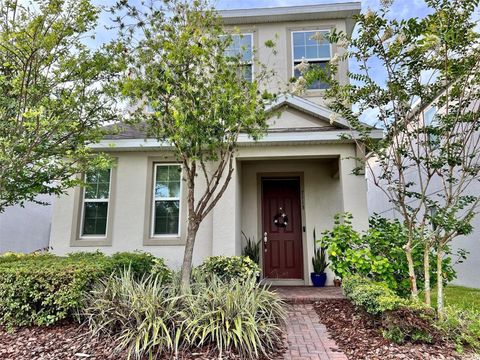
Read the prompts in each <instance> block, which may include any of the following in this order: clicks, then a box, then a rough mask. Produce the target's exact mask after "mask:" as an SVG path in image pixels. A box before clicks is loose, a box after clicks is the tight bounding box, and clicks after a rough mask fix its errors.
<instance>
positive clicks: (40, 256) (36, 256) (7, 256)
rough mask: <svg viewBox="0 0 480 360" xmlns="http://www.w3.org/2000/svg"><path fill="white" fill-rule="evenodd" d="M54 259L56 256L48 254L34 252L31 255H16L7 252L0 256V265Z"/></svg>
mask: <svg viewBox="0 0 480 360" xmlns="http://www.w3.org/2000/svg"><path fill="white" fill-rule="evenodd" d="M52 257H55V255H52V254H50V253H47V252H40V251H39V252H34V253H30V254H25V253H15V252H6V253H3V254H0V264H5V263H9V262H15V261H19V260H22V261H24V260H32V259H33V260H44V259H50V258H52Z"/></svg>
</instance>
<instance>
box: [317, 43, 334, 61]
mask: <svg viewBox="0 0 480 360" xmlns="http://www.w3.org/2000/svg"><path fill="white" fill-rule="evenodd" d="M330 56H331V54H330V44H326V45H319V46H318V57H319V58H330Z"/></svg>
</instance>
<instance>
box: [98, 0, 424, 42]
mask: <svg viewBox="0 0 480 360" xmlns="http://www.w3.org/2000/svg"><path fill="white" fill-rule="evenodd" d="M129 1H130V2H132V3H134V2H137V1H138V0H129ZM212 2H213V4H214V5H215V7H216V8H217V9H219V10H221V9H245V8H261V7H275V6H299V5H312V4H325V3H328V4H331V3H342V2H348V1H345V0H212ZM93 3H94V4H96V5H102V6H109V5H113V4H114V3H115V0H93ZM361 3H362V11H367V10H368V9H372V10H375V9H378V8H379V7H380V0H362V1H361ZM427 13H428V7H427V6H426V4H425V2H424V0H395V1H394V2H393V5H392V11H391V14H393V15H394V16H395V17H397V18H409V17H415V16H417V17H423V16H425V15H426V14H427ZM109 17H110V15H109V14H108V13H103V14H102V15H101V17H100V26H99V29H98V30H99V31H98V32H97V37H96V39H95V41H93V42H92V43H91V45H98V44H101V43H103V42H106V41H108V40H109V39H110V38H111V37H112V36H113V35H114V32H113V30H110V31H108V30H106V29H105V28H104V26H102V25H106V24H109V23H110V21H109Z"/></svg>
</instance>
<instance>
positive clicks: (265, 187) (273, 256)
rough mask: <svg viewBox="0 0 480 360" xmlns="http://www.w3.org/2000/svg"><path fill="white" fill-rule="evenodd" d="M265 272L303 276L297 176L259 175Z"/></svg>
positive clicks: (276, 276)
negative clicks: (264, 176) (272, 177)
mask: <svg viewBox="0 0 480 360" xmlns="http://www.w3.org/2000/svg"><path fill="white" fill-rule="evenodd" d="M262 222H263V231H262V235H263V240H265V239H266V242H265V241H263V264H264V276H265V277H266V278H274V279H303V251H302V221H301V208H300V179H299V178H288V179H280V178H279V179H270V178H264V179H262Z"/></svg>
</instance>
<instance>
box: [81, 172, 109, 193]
mask: <svg viewBox="0 0 480 360" xmlns="http://www.w3.org/2000/svg"><path fill="white" fill-rule="evenodd" d="M85 182H86V185H85V199H108V196H109V191H110V169H106V170H98V171H95V172H92V173H87V175H86V176H85Z"/></svg>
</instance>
